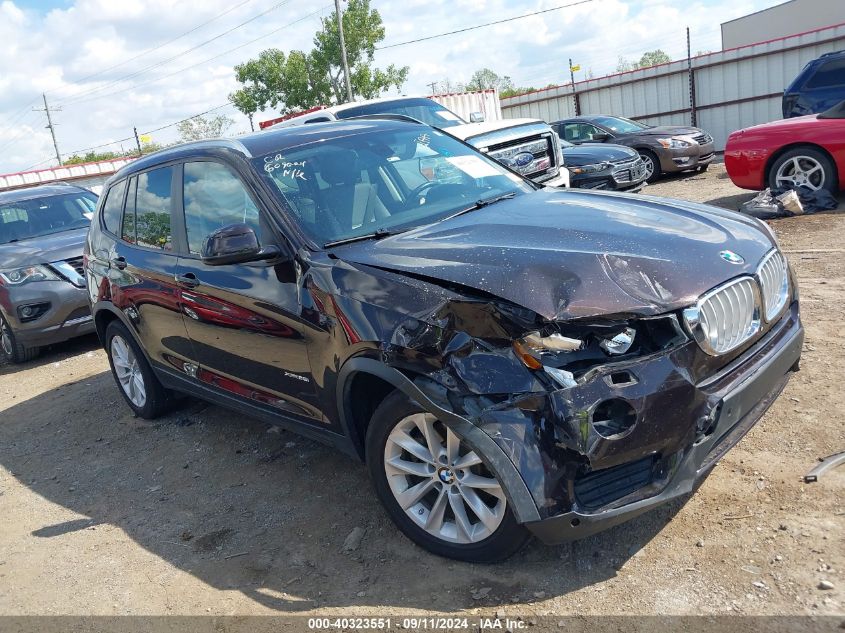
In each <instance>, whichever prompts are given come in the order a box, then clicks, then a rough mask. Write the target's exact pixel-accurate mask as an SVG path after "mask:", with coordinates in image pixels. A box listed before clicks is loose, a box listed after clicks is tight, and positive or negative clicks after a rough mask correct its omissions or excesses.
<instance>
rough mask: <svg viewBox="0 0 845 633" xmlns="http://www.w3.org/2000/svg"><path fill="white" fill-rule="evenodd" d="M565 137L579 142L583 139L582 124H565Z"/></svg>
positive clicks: (572, 141) (571, 141)
mask: <svg viewBox="0 0 845 633" xmlns="http://www.w3.org/2000/svg"><path fill="white" fill-rule="evenodd" d="M563 139H564V140H566V141H569V142H570V143H577V142H578V141H581V140H583V139H581V124H580V123H567V124H566V125H564V126H563Z"/></svg>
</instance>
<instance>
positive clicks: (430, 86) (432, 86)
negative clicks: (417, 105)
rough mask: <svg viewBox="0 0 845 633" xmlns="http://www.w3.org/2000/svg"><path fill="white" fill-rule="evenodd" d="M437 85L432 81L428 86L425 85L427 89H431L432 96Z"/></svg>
mask: <svg viewBox="0 0 845 633" xmlns="http://www.w3.org/2000/svg"><path fill="white" fill-rule="evenodd" d="M436 85H437V82H436V81H432V82H431V83H430V84H426V86H428V87H429V88H431V94H434V87H435V86H436Z"/></svg>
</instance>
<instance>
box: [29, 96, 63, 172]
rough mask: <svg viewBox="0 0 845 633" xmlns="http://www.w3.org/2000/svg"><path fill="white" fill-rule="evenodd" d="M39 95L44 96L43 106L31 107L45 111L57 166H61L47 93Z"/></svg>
mask: <svg viewBox="0 0 845 633" xmlns="http://www.w3.org/2000/svg"><path fill="white" fill-rule="evenodd" d="M41 96H42V97H44V108H43V109H41V108H33V110H35V111H36V112H45V113H46V114H47V129H48V130H50V136H52V137H53V148H54V149H55V150H56V160H57V161H59V167H61V166H62V155H61V154H60V153H59V144H58V143H56V129H55V126H54V125H53V119H52V117H50V106H48V105H47V95H46V94H44V93H41ZM55 110H61V108H55Z"/></svg>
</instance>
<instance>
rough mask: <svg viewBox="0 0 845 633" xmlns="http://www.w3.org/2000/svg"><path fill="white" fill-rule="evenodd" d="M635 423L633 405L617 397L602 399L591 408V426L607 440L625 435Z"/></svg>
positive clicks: (635, 415)
mask: <svg viewBox="0 0 845 633" xmlns="http://www.w3.org/2000/svg"><path fill="white" fill-rule="evenodd" d="M636 423H637V412H636V411H634V407H632V406H631V405H630V404H629V403H628V402H626V401H625V400H621V399H619V398H612V399H610V400H604V401H603V402H600V403H599V404H598V406H596V408H595V409H594V410H593V415H592V424H593V428H594V429H595V430H596V433H598V434H599V435H601V436H602V437H604V438H606V439H609V440H611V439H618V438H620V437H622V436H623V435H626V434H627V433H628V432H629V431H630V430H631V429H632V428H634V425H635V424H636Z"/></svg>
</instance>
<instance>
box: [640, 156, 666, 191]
mask: <svg viewBox="0 0 845 633" xmlns="http://www.w3.org/2000/svg"><path fill="white" fill-rule="evenodd" d="M637 152H639V154H640V158H642V160H643V162H644V163H646V169H648V163H649V162H650V163H651V165H652V171H651V176H649V177H648V178H646V182H648V183H652V182H656V181H657V180H660V177H661V176H662V175H663V169H662V168H661V167H660V159H659V158H658V157H657V154H655V153H654V152H652V151H651V150H648V149H638V150H637Z"/></svg>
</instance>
